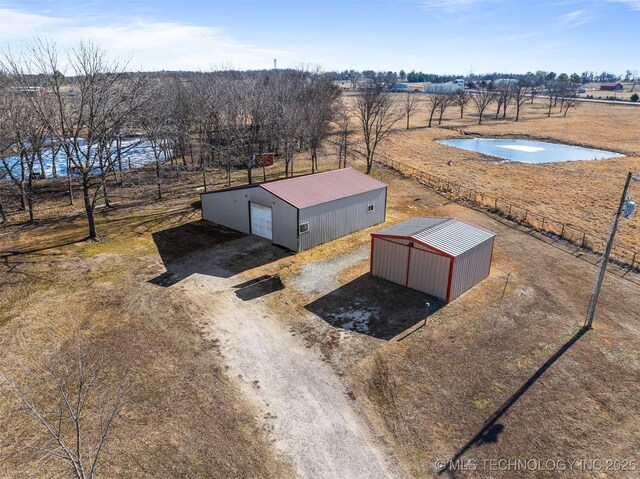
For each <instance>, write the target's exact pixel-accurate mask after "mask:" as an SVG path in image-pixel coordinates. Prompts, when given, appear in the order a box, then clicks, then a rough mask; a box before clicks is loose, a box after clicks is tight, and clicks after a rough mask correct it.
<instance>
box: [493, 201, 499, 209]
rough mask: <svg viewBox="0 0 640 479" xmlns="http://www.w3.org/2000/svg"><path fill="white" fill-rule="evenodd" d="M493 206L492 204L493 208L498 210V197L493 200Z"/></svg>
mask: <svg viewBox="0 0 640 479" xmlns="http://www.w3.org/2000/svg"><path fill="white" fill-rule="evenodd" d="M493 206H494V208H493V209H494V210H496V211H498V198H496V199H495V201H494V202H493Z"/></svg>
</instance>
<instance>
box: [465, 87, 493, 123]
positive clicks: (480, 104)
mask: <svg viewBox="0 0 640 479" xmlns="http://www.w3.org/2000/svg"><path fill="white" fill-rule="evenodd" d="M471 101H472V102H473V103H474V105H475V106H476V109H477V110H478V125H481V124H482V115H483V114H484V112H485V110H486V109H487V107H488V106H489V105H491V103H492V102H493V101H495V96H494V93H493V92H492V91H489V90H488V89H486V88H479V89H478V90H476V91H475V92H474V93H473V95H471Z"/></svg>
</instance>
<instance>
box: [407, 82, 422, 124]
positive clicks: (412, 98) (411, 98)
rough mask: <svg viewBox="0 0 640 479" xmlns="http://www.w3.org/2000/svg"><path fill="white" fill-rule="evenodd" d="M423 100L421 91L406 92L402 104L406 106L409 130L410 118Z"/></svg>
mask: <svg viewBox="0 0 640 479" xmlns="http://www.w3.org/2000/svg"><path fill="white" fill-rule="evenodd" d="M421 100H422V97H421V96H420V94H419V93H415V92H409V91H408V92H406V93H405V94H404V101H403V103H402V105H403V106H404V114H405V116H406V118H407V130H408V129H409V120H410V119H411V117H412V116H413V115H415V114H416V113H417V112H418V108H419V106H420V103H421Z"/></svg>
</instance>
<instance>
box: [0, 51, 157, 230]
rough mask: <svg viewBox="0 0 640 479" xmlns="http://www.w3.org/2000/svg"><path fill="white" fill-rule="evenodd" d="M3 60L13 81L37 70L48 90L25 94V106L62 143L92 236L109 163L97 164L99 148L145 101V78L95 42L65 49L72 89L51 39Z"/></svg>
mask: <svg viewBox="0 0 640 479" xmlns="http://www.w3.org/2000/svg"><path fill="white" fill-rule="evenodd" d="M3 63H4V65H5V68H6V70H7V71H8V72H9V75H10V76H11V77H12V79H13V80H14V81H16V83H17V84H18V85H20V86H23V87H26V86H27V85H28V84H29V78H30V77H31V75H33V74H36V75H38V77H39V79H40V80H41V82H42V84H43V86H44V87H45V88H46V89H47V92H48V94H47V95H30V96H29V97H28V98H29V100H30V106H31V107H32V108H33V110H34V111H35V112H36V113H37V114H38V116H39V117H40V120H41V121H42V122H43V124H44V125H45V126H46V127H47V129H48V130H49V132H50V133H51V135H52V138H53V140H54V141H56V142H57V143H58V144H60V145H62V148H63V150H64V152H65V153H66V155H67V158H68V161H69V163H70V166H71V168H72V169H73V171H74V172H75V173H76V174H77V175H79V176H80V178H81V183H82V193H83V201H84V207H85V213H86V216H87V222H88V227H89V236H88V237H89V238H90V239H94V240H95V239H97V238H98V232H97V229H96V223H95V217H94V211H95V208H96V204H97V199H98V196H99V194H100V192H101V191H102V186H103V182H104V181H106V178H107V174H108V173H109V172H110V171H111V170H112V168H113V165H114V163H113V162H108V163H107V164H106V165H101V164H100V161H101V155H100V151H101V150H104V145H105V144H109V143H110V141H111V139H112V138H114V137H115V136H117V134H118V129H120V128H121V127H122V125H124V124H126V123H127V118H128V116H129V115H131V114H132V112H134V111H136V110H138V109H139V108H140V107H141V105H142V104H144V101H145V96H144V88H143V86H144V83H145V79H144V78H143V77H141V76H135V77H133V76H129V75H126V74H125V65H122V64H120V63H118V62H112V61H110V60H109V59H108V58H107V56H106V54H105V53H104V51H102V50H101V49H100V48H99V47H97V46H96V45H94V44H92V43H84V42H83V43H80V44H79V45H78V46H77V47H76V48H74V49H73V50H71V51H70V53H69V55H68V64H69V65H70V68H71V70H72V73H73V76H74V78H75V83H74V85H73V93H74V94H73V95H69V94H68V90H67V89H65V88H64V86H63V80H64V76H63V75H62V74H60V71H61V62H60V61H59V58H58V51H57V48H56V46H55V44H52V43H49V42H45V41H36V42H35V43H34V44H33V45H32V46H30V47H29V49H28V50H27V51H26V52H25V54H24V55H23V56H21V57H18V58H16V57H13V56H11V55H7V56H5V61H4V62H3ZM101 166H104V168H102V167H101Z"/></svg>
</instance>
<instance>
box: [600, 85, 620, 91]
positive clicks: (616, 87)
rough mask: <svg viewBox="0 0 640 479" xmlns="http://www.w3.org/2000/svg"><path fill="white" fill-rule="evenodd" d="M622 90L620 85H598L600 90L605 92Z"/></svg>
mask: <svg viewBox="0 0 640 479" xmlns="http://www.w3.org/2000/svg"><path fill="white" fill-rule="evenodd" d="M623 89H624V87H623V86H622V83H603V84H602V85H600V90H605V91H622V90H623Z"/></svg>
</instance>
